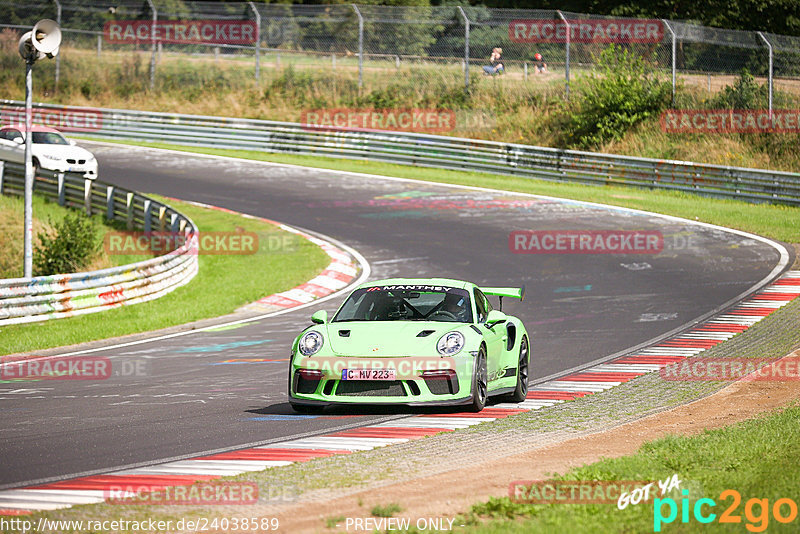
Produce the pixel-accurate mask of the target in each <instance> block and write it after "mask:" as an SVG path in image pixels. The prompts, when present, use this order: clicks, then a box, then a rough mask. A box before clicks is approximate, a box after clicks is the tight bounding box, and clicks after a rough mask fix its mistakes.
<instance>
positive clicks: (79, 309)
mask: <svg viewBox="0 0 800 534" xmlns="http://www.w3.org/2000/svg"><path fill="white" fill-rule="evenodd" d="M24 184H25V169H24V167H23V166H22V165H20V164H16V163H9V162H7V161H6V162H3V161H0V193H1V194H4V195H20V196H21V195H23V194H24ZM35 191H36V194H39V195H43V196H45V197H47V198H49V199H50V200H53V201H56V202H58V203H59V204H61V205H62V206H69V207H73V208H78V209H82V210H84V211H85V212H86V213H87V214H92V213H103V214H105V217H106V218H107V219H109V220H118V221H124V222H125V225H126V226H127V228H128V229H131V230H133V229H137V230H144V231H145V232H149V231H169V232H174V233H179V234H181V235H182V236H184V238H185V242H184V243H183V245H182V246H181V247H179V248H177V249H176V250H173V251H172V252H169V253H167V254H164V255H162V256H158V257H155V258H152V259H149V260H145V261H141V262H138V263H133V264H130V265H123V266H120V267H112V268H109V269H103V270H100V271H92V272H84V273H74V274H56V275H52V276H37V277H34V278H12V279H6V280H0V326H4V325H9V324H19V323H30V322H34V321H43V320H46V319H55V318H61V317H70V316H74V315H82V314H86V313H94V312H99V311H103V310H106V309H109V308H113V307H117V306H122V305H127V304H135V303H138V302H144V301H147V300H152V299H155V298H158V297H160V296H162V295H165V294H166V293H169V292H170V291H172V290H173V289H175V288H177V287H179V286H181V285H183V284H186V283H187V282H189V280H191V279H192V277H194V275H195V274H197V267H198V264H197V227H196V226H195V225H194V223H193V222H192V221H191V219H189V218H188V217H186V216H185V215H183V214H181V213H178V212H177V211H175V210H174V209H172V208H171V207H170V206H167V205H166V204H162V203H160V202H158V201H156V200H153V199H150V198H148V197H146V196H144V195H140V194H139V193H135V192H133V191H129V190H127V189H124V188H122V187H118V186H115V185H111V184H107V183H103V182H99V181H92V180H86V179H84V178H82V177H79V176H77V175H71V174H69V173H55V172H50V171H45V170H40V171H38V172H37V175H36V181H35Z"/></svg>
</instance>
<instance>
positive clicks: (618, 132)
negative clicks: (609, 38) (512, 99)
mask: <svg viewBox="0 0 800 534" xmlns="http://www.w3.org/2000/svg"><path fill="white" fill-rule="evenodd" d="M597 61H598V63H599V67H600V72H599V73H598V74H592V75H590V76H587V77H585V78H581V79H579V80H578V81H577V83H576V84H575V89H576V90H575V91H574V94H573V99H572V101H571V102H569V103H567V104H565V105H564V106H563V108H562V110H561V111H560V112H559V113H556V114H555V115H554V119H553V120H554V121H555V124H554V125H553V126H554V129H555V131H556V132H557V138H558V140H559V143H560V144H561V145H562V146H567V147H579V148H592V147H596V146H598V145H601V144H603V143H605V142H607V141H611V140H614V139H620V138H621V137H622V136H623V135H624V134H625V132H627V131H628V130H629V129H631V128H632V127H633V126H635V125H637V124H638V123H640V122H642V121H645V120H647V119H649V118H651V117H655V116H657V115H658V114H659V113H660V112H661V111H662V110H664V109H665V108H666V107H667V104H669V101H670V98H671V95H672V86H671V84H670V83H669V82H668V81H665V80H662V79H660V77H659V76H658V74H657V72H656V70H655V68H654V67H653V66H652V65H650V64H649V63H647V62H646V61H645V60H644V59H642V58H641V57H638V56H636V55H635V54H633V53H631V52H629V51H628V50H623V49H622V48H621V47H618V46H615V45H612V46H610V47H608V48H606V49H605V50H603V51H602V52H601V53H600V57H599V58H598V59H597Z"/></svg>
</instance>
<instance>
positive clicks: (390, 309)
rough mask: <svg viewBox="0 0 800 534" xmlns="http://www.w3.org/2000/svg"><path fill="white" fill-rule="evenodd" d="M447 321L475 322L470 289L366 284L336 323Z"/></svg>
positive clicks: (353, 294)
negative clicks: (373, 285) (367, 285)
mask: <svg viewBox="0 0 800 534" xmlns="http://www.w3.org/2000/svg"><path fill="white" fill-rule="evenodd" d="M342 321H445V322H457V323H471V322H472V308H471V306H470V301H469V292H467V291H465V290H463V289H458V288H454V287H444V286H435V285H397V286H375V287H365V288H362V289H357V290H356V291H354V292H353V293H352V294H351V295H350V296H349V297H348V299H347V300H346V301H345V303H344V304H343V305H342V307H341V309H340V310H339V312H338V313H337V314H336V317H334V318H333V322H342Z"/></svg>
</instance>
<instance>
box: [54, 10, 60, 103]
mask: <svg viewBox="0 0 800 534" xmlns="http://www.w3.org/2000/svg"><path fill="white" fill-rule="evenodd" d="M53 2H54V3H55V4H56V22H57V23H58V27H59V28H60V27H61V2H59V1H58V0H53ZM60 79H61V54H58V55H56V86H55V88H54V89H53V92H56V91H58V81H59V80H60Z"/></svg>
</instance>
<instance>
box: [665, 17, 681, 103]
mask: <svg viewBox="0 0 800 534" xmlns="http://www.w3.org/2000/svg"><path fill="white" fill-rule="evenodd" d="M661 22H663V23H664V26H665V27H666V28H667V29H668V30H669V33H670V35H672V105H673V106H674V105H675V83H676V81H677V80H676V76H675V69H676V59H677V57H676V53H675V52H676V48H675V32H674V31H673V30H672V26H670V24H669V22H667V21H666V19H661Z"/></svg>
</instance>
